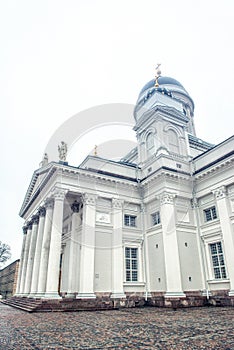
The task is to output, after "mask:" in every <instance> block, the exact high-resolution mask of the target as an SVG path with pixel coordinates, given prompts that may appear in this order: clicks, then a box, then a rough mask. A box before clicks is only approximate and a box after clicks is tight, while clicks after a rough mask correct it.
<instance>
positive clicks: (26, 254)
mask: <svg viewBox="0 0 234 350" xmlns="http://www.w3.org/2000/svg"><path fill="white" fill-rule="evenodd" d="M31 235H32V222H29V223H28V224H27V237H26V243H25V253H24V260H23V266H22V274H21V281H20V295H21V296H25V292H24V287H25V280H26V272H27V266H28V253H29V247H30V241H31Z"/></svg>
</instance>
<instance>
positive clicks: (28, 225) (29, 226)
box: [27, 221, 33, 230]
mask: <svg viewBox="0 0 234 350" xmlns="http://www.w3.org/2000/svg"><path fill="white" fill-rule="evenodd" d="M32 225H33V222H32V221H29V222H28V223H27V229H28V230H31V229H32Z"/></svg>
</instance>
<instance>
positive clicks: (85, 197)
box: [83, 193, 97, 205]
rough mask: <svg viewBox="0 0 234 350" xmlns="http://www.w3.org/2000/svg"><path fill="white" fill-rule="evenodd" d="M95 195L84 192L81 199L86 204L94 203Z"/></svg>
mask: <svg viewBox="0 0 234 350" xmlns="http://www.w3.org/2000/svg"><path fill="white" fill-rule="evenodd" d="M96 199H97V196H96V195H94V194H91V193H85V194H84V195H83V201H84V203H85V204H87V205H96Z"/></svg>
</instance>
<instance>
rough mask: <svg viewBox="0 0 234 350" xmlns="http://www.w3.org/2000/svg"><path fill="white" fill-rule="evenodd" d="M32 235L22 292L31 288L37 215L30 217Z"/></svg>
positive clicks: (27, 292) (28, 291) (26, 292)
mask: <svg viewBox="0 0 234 350" xmlns="http://www.w3.org/2000/svg"><path fill="white" fill-rule="evenodd" d="M32 222H33V225H32V235H31V241H30V247H29V253H28V264H27V272H26V279H25V287H24V293H25V294H27V295H28V294H29V293H30V290H31V282H32V271H33V263H34V255H35V248H36V241H37V229H38V222H39V216H38V215H35V216H33V218H32Z"/></svg>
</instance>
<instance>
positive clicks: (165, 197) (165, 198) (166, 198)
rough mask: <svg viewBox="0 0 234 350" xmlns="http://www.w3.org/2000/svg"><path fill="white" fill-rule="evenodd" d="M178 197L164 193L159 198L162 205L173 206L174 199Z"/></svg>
mask: <svg viewBox="0 0 234 350" xmlns="http://www.w3.org/2000/svg"><path fill="white" fill-rule="evenodd" d="M175 197H176V194H175V193H171V192H166V191H165V192H162V193H161V194H160V195H159V196H158V198H159V200H160V204H161V205H164V204H173V201H174V198H175Z"/></svg>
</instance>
